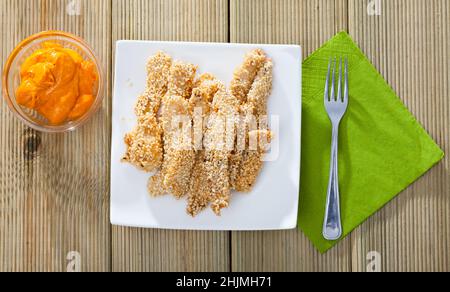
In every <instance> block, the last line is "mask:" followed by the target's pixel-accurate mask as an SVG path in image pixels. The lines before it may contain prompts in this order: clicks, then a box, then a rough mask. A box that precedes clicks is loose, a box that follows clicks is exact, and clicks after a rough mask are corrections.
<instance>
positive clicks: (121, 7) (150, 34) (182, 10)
mask: <svg viewBox="0 0 450 292" xmlns="http://www.w3.org/2000/svg"><path fill="white" fill-rule="evenodd" d="M113 19H114V21H113V31H112V32H113V40H114V41H116V40H119V39H138V40H167V41H169V40H172V41H210V42H226V41H227V40H228V2H227V1H225V0H219V1H215V0H183V1H174V0H169V1H168V0H151V1H148V0H133V1H128V0H113ZM112 240H113V248H112V249H113V258H112V263H113V270H114V271H228V270H229V266H230V264H229V263H230V261H229V233H228V232H193V231H170V230H145V229H136V228H123V227H113V231H112Z"/></svg>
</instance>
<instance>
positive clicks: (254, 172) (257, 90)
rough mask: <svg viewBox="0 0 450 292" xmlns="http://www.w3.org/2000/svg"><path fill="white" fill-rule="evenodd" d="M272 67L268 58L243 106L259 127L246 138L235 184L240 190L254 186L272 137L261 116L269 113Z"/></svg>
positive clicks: (247, 190)
mask: <svg viewBox="0 0 450 292" xmlns="http://www.w3.org/2000/svg"><path fill="white" fill-rule="evenodd" d="M272 69H273V63H272V61H271V60H269V59H268V60H267V61H266V63H265V64H264V66H263V67H262V68H261V69H260V71H259V72H258V76H257V77H256V79H255V82H254V83H253V86H252V88H251V90H250V92H249V94H248V97H247V103H246V104H245V105H244V106H243V109H244V112H245V114H246V116H247V117H249V118H247V120H249V119H250V117H255V118H256V120H257V121H258V120H259V129H258V130H253V131H251V132H250V133H249V134H248V136H247V138H246V143H247V148H248V149H246V150H245V151H244V153H243V159H242V162H241V166H240V169H239V175H238V176H237V179H236V185H235V187H236V190H237V191H239V192H249V191H250V190H251V189H252V188H253V185H254V184H255V182H256V178H257V177H258V175H259V173H260V171H261V168H262V165H263V162H262V157H263V155H264V153H265V151H266V148H267V145H266V144H267V143H268V142H269V141H270V139H271V138H272V133H271V132H270V131H269V130H267V129H266V127H267V125H265V124H264V123H262V122H261V118H262V117H263V116H265V115H267V98H268V97H269V95H270V93H271V91H272ZM252 141H255V142H256V143H257V145H255V146H256V147H255V146H254V149H251V146H252V143H251V142H252ZM265 143H266V144H265Z"/></svg>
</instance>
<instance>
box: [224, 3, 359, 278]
mask: <svg viewBox="0 0 450 292" xmlns="http://www.w3.org/2000/svg"><path fill="white" fill-rule="evenodd" d="M230 3H231V5H230V19H231V23H230V27H231V28H230V32H231V41H232V42H244V43H279V44H300V45H302V47H303V51H304V57H307V56H308V55H309V54H310V53H311V52H313V51H314V50H315V49H317V48H319V46H320V45H322V44H323V43H324V42H325V41H326V40H328V39H329V38H331V37H332V36H333V35H334V34H336V33H337V32H339V31H341V30H345V29H346V28H347V1H345V0H333V1H330V0H326V1H325V0H306V1H296V0H274V1H270V0H247V1H239V0H231V2H230ZM274 195H276V194H274ZM231 242H232V245H231V246H232V270H233V271H349V270H350V266H351V260H350V240H344V241H343V242H342V243H341V244H339V246H338V247H336V248H335V249H333V250H332V251H330V252H329V253H327V254H326V255H320V254H319V253H318V252H317V251H316V250H315V249H314V248H313V246H312V245H311V243H310V242H309V241H308V239H307V238H306V237H305V236H304V235H303V234H302V233H301V232H300V231H297V230H291V231H273V232H244V233H238V232H233V233H232V238H231Z"/></svg>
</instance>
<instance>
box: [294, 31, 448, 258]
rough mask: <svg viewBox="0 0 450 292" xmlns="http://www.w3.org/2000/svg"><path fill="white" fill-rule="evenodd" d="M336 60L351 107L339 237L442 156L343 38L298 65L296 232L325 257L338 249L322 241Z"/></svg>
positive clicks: (342, 139)
mask: <svg viewBox="0 0 450 292" xmlns="http://www.w3.org/2000/svg"><path fill="white" fill-rule="evenodd" d="M334 56H347V57H348V58H349V105H348V109H347V113H346V115H345V117H344V118H343V120H342V122H341V126H340V132H339V185H340V194H341V213H342V214H341V215H342V224H343V229H344V230H343V232H344V236H346V235H348V234H349V233H350V232H351V231H352V230H353V229H355V228H356V227H357V226H358V225H360V224H361V223H362V222H364V221H365V220H366V219H367V218H368V217H369V216H371V215H372V214H374V213H375V212H376V211H378V210H379V209H380V208H381V207H383V206H384V205H385V204H386V203H388V202H389V201H390V200H392V199H393V198H394V197H395V196H396V195H397V194H398V193H400V192H401V191H402V190H404V189H405V188H406V187H407V186H408V185H410V184H411V183H413V182H414V181H415V180H416V179H418V178H419V177H420V176H421V175H423V174H424V173H425V172H426V171H427V170H429V169H430V168H431V167H432V166H433V165H435V164H436V163H437V162H438V161H439V160H441V159H442V158H443V156H444V153H443V151H442V150H441V149H440V148H439V147H438V146H437V145H436V143H435V142H434V141H433V140H432V139H431V138H430V136H429V135H428V134H427V132H426V131H425V130H424V129H423V128H422V126H421V125H420V124H419V123H418V122H417V121H416V119H415V118H414V117H413V116H412V114H411V113H410V112H409V111H408V109H407V108H406V107H405V106H404V105H403V103H402V102H401V100H400V99H399V98H398V97H397V95H396V94H395V93H394V91H393V90H392V89H391V87H390V86H389V85H388V84H387V83H386V81H385V80H384V79H383V77H382V76H381V75H380V74H379V73H378V72H377V70H376V69H375V67H374V66H373V65H372V64H371V63H370V62H369V61H368V60H367V58H366V57H365V56H364V54H363V53H362V52H361V50H360V49H359V48H358V46H357V45H356V44H355V43H354V42H353V40H352V39H351V38H350V36H349V35H348V34H347V33H345V32H342V33H339V34H338V35H336V36H335V37H334V38H332V39H331V40H330V41H328V42H327V43H326V44H325V45H324V46H323V47H322V48H320V49H319V50H317V51H316V52H315V53H313V54H312V55H311V56H310V57H309V58H308V59H306V60H305V61H304V63H303V122H302V123H303V129H302V163H301V181H300V184H301V187H300V206H299V218H298V224H299V227H300V228H301V229H302V230H303V232H304V233H305V234H306V235H307V236H308V237H309V239H310V240H311V241H312V243H313V244H314V246H315V247H316V248H317V249H318V250H319V251H320V252H322V253H324V252H325V251H327V250H328V249H330V248H331V247H333V246H334V245H335V244H336V243H337V242H336V241H334V242H330V241H326V240H325V239H324V238H323V237H322V224H323V217H324V212H325V201H326V190H327V184H328V174H329V162H330V148H331V146H330V143H331V124H330V121H329V119H328V116H327V113H326V111H325V108H324V105H323V90H324V86H325V77H326V73H327V65H328V61H329V58H330V57H334ZM344 236H343V237H344Z"/></svg>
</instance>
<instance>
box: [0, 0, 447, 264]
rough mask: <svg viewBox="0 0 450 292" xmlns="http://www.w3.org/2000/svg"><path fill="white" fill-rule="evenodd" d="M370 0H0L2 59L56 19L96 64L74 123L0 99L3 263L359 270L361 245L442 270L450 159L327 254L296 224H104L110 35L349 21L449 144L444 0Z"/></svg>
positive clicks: (187, 37)
mask: <svg viewBox="0 0 450 292" xmlns="http://www.w3.org/2000/svg"><path fill="white" fill-rule="evenodd" d="M372 1H377V0H370V1H369V0H304V1H301V0H272V1H270V0H229V1H228V0H216V1H215V0H180V1H177V0H132V1H128V0H94V1H92V0H91V1H89V0H85V1H83V0H67V1H65V0H42V1H39V0H32V1H30V0H0V12H1V16H0V24H1V47H0V55H1V60H0V62H2V64H1V65H2V67H3V62H4V61H5V59H6V58H7V56H8V54H9V53H10V52H11V50H12V49H13V48H14V46H15V45H16V44H17V43H18V42H19V41H20V40H22V39H23V38H25V37H27V36H28V35H30V34H33V33H36V32H39V31H42V30H48V29H59V30H65V31H69V32H73V33H75V34H77V35H79V36H81V37H83V38H85V39H86V40H87V41H88V42H89V43H90V44H91V45H92V46H93V47H94V49H95V50H96V52H97V53H98V54H99V56H100V57H101V59H102V62H103V64H104V67H105V72H106V73H107V87H106V92H105V94H106V98H105V99H104V102H103V107H102V109H101V111H100V112H99V113H98V114H97V115H96V116H95V118H93V119H92V121H90V122H89V123H88V124H87V125H86V126H85V127H83V128H82V129H79V130H77V131H76V132H73V133H68V134H63V135H50V134H42V133H38V132H36V131H33V130H31V129H29V128H27V127H26V126H24V125H23V124H22V123H21V122H19V121H18V120H17V119H15V118H14V117H13V115H12V114H11V113H10V112H9V110H8V108H7V105H6V103H5V102H1V105H0V119H1V124H0V129H1V130H0V149H1V150H0V155H1V157H0V271H66V267H67V266H68V264H70V263H73V261H72V260H73V259H77V260H79V261H77V263H79V264H80V267H81V270H82V271H230V270H231V271H366V266H367V265H368V263H370V262H371V261H372V259H369V260H368V258H367V256H368V253H369V252H371V251H376V252H378V253H379V256H380V262H379V264H380V265H381V270H383V271H449V270H450V244H449V242H450V171H449V167H450V159H449V158H445V159H444V161H443V162H441V163H440V164H439V165H438V166H437V167H435V168H433V169H432V170H431V171H430V172H429V173H427V174H426V175H425V176H424V177H423V178H421V179H420V180H419V181H418V182H416V183H415V184H413V185H412V186H411V187H409V188H408V189H407V190H405V191H404V192H403V193H402V194H400V196H399V197H398V198H397V199H395V200H394V201H393V202H391V203H390V204H389V205H388V206H386V207H385V208H384V209H383V210H382V211H380V212H379V213H377V214H376V215H375V216H374V217H372V218H371V219H370V220H368V222H366V223H365V224H363V225H362V226H361V227H360V228H359V229H357V230H356V231H355V232H353V233H352V234H351V236H349V237H348V238H347V239H345V240H344V241H343V242H342V243H340V244H339V245H338V246H337V247H336V248H334V249H333V250H332V251H330V252H329V253H327V254H325V255H320V254H319V253H318V252H316V251H315V249H314V248H313V247H312V245H311V244H310V242H309V241H308V240H307V239H306V237H305V236H304V235H303V234H302V233H301V232H300V231H296V230H292V231H281V232H243V233H239V232H184V231H166V230H144V229H134V228H121V227H115V226H111V225H110V223H109V185H110V182H109V165H110V163H109V155H110V140H111V96H112V93H111V88H112V82H113V80H112V73H113V69H112V68H113V63H114V61H113V60H114V59H113V58H114V43H115V41H116V40H119V39H144V40H173V41H182V40H184V41H208V42H244V43H246V42H251V43H253V42H256V43H277V44H300V45H302V46H303V49H304V52H305V56H308V55H309V54H310V53H311V52H313V51H314V50H315V49H317V48H318V47H319V46H320V45H321V44H322V43H323V42H325V41H326V40H328V39H329V38H330V37H331V36H333V35H334V34H335V33H337V32H339V31H341V30H347V31H348V32H349V33H350V34H351V35H352V37H353V38H354V39H355V40H356V41H357V42H358V43H359V45H360V46H361V48H362V50H363V51H364V52H365V53H366V54H367V56H368V58H369V59H370V60H371V61H372V62H373V63H374V64H375V66H376V67H377V68H378V69H379V71H380V72H381V73H382V74H383V75H384V77H385V78H386V79H387V80H388V82H389V83H390V84H391V85H392V87H393V88H394V89H395V90H396V92H397V93H398V94H399V96H400V97H401V98H402V100H403V101H404V103H405V104H406V106H407V107H408V108H409V109H410V110H411V112H412V113H413V114H414V115H415V116H416V117H417V119H418V120H419V121H420V122H421V123H422V124H423V125H424V127H425V129H426V130H427V131H429V133H430V134H431V135H432V137H433V138H434V139H435V140H436V141H437V142H438V144H439V145H440V146H441V147H442V148H443V149H444V150H445V151H446V153H450V41H449V39H450V21H449V19H450V2H449V1H448V0H384V1H381V4H382V6H381V15H376V13H375V15H373V14H374V13H368V12H377V11H376V9H371V8H376V6H374V7H369V10H368V8H367V7H368V5H370V3H369V2H371V3H372ZM71 251H75V252H77V253H75V254H70V252H71ZM73 255H75V257H73ZM370 256H371V254H369V257H370ZM68 259H69V260H68ZM69 266H70V265H69Z"/></svg>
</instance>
